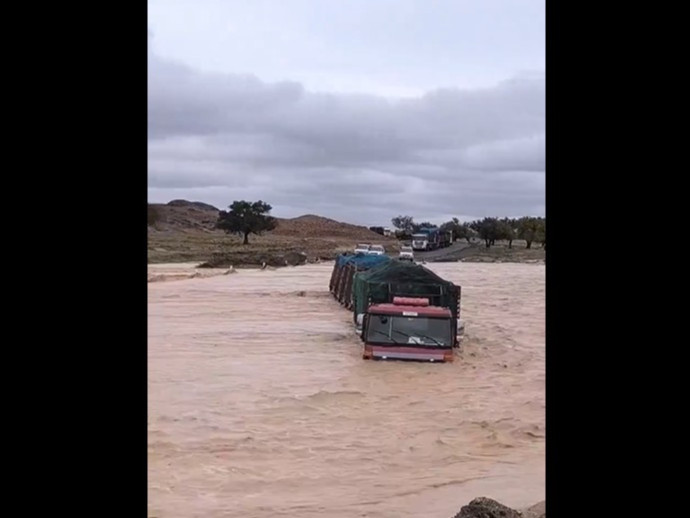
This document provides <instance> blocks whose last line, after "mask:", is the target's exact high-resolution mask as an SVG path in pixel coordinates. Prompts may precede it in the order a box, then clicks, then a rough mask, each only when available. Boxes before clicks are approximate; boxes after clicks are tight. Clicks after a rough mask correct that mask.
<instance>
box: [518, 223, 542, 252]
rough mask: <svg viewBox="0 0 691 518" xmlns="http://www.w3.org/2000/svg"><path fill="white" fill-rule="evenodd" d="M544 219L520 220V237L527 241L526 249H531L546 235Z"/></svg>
mask: <svg viewBox="0 0 691 518" xmlns="http://www.w3.org/2000/svg"><path fill="white" fill-rule="evenodd" d="M544 230H545V220H544V218H535V217H529V216H528V217H524V218H521V219H519V220H518V237H520V238H521V239H525V243H526V246H525V247H526V248H530V247H531V245H532V244H533V242H534V241H538V242H539V241H540V238H541V237H542V236H543V235H544Z"/></svg>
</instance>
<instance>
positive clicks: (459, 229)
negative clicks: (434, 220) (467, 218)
mask: <svg viewBox="0 0 691 518" xmlns="http://www.w3.org/2000/svg"><path fill="white" fill-rule="evenodd" d="M439 229H440V230H441V231H442V232H448V231H449V230H450V231H451V232H453V240H454V241H456V240H458V239H465V240H466V241H468V243H470V238H471V234H472V232H471V230H470V228H469V227H468V224H467V223H461V222H460V221H458V218H451V221H447V222H446V223H442V224H441V226H440V227H439Z"/></svg>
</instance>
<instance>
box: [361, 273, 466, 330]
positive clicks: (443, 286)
mask: <svg viewBox="0 0 691 518" xmlns="http://www.w3.org/2000/svg"><path fill="white" fill-rule="evenodd" d="M352 292H353V294H352V298H353V312H354V313H355V315H356V318H357V315H359V314H363V313H364V312H365V310H366V309H367V306H368V305H370V304H378V303H384V302H391V301H392V300H393V298H394V297H424V298H427V300H428V301H429V303H430V305H433V306H440V307H446V308H449V309H450V310H451V312H452V315H453V317H454V318H458V317H459V313H460V296H461V288H460V286H457V285H455V284H454V283H452V282H450V281H447V280H446V279H443V278H441V277H439V276H438V275H437V274H436V273H434V272H433V271H431V270H429V269H427V268H425V267H424V266H422V265H420V264H415V263H409V262H405V261H390V262H387V263H383V264H381V265H377V266H376V267H375V268H371V269H368V270H367V271H363V272H359V273H356V274H355V275H354V279H353V289H352Z"/></svg>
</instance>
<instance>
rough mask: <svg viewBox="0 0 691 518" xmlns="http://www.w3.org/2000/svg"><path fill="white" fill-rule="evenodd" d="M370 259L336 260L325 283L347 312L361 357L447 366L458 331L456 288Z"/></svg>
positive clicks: (423, 272) (423, 271)
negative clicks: (351, 313)
mask: <svg viewBox="0 0 691 518" xmlns="http://www.w3.org/2000/svg"><path fill="white" fill-rule="evenodd" d="M374 257H375V256H369V261H368V260H365V259H363V258H361V257H357V256H355V257H353V256H350V257H341V258H339V260H337V261H336V264H334V271H333V272H332V276H331V282H330V288H331V292H332V293H333V295H334V297H335V298H336V299H337V300H339V302H341V304H342V305H344V306H346V308H348V309H350V310H352V312H353V321H354V324H355V326H356V330H357V332H358V334H359V335H360V338H361V340H362V342H363V344H364V345H363V353H362V356H363V358H364V359H382V360H387V359H401V360H422V361H432V362H434V361H439V362H451V361H453V358H454V348H456V347H458V346H459V334H460V333H462V330H463V327H462V325H460V309H461V306H460V302H461V288H460V286H457V285H455V284H453V283H452V282H449V281H447V280H445V279H442V278H441V277H439V276H438V275H437V274H435V273H434V272H432V271H430V270H428V269H427V268H425V267H423V266H421V265H417V264H414V263H410V262H407V261H398V260H392V259H390V258H388V257H385V256H384V257H385V258H384V257H381V256H379V257H378V259H380V260H379V262H378V263H375V262H372V260H373V259H374Z"/></svg>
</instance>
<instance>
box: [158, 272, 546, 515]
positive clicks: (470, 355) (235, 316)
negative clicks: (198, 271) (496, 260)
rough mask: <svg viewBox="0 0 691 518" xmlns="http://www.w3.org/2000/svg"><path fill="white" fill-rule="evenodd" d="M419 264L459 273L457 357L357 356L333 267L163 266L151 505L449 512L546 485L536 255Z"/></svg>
mask: <svg viewBox="0 0 691 518" xmlns="http://www.w3.org/2000/svg"><path fill="white" fill-rule="evenodd" d="M427 266H428V267H429V268H430V269H432V270H434V271H435V272H437V273H438V274H440V275H441V276H443V277H445V278H447V279H449V280H452V281H454V282H456V283H458V284H460V285H461V286H462V287H463V298H462V309H461V311H462V315H463V319H464V321H465V325H466V337H465V339H464V341H463V343H462V349H461V351H460V352H459V353H458V356H457V357H456V361H455V362H454V363H451V364H443V365H442V364H427V363H407V362H406V363H403V362H373V361H364V360H362V357H361V342H360V341H359V340H358V338H357V337H356V335H355V334H354V332H353V327H352V315H351V314H350V313H349V312H348V311H346V310H344V309H343V308H342V307H341V306H340V305H339V304H338V303H337V302H335V301H334V300H333V299H332V298H331V295H330V294H329V292H328V282H329V277H330V274H331V268H332V263H323V264H315V265H307V266H300V267H294V268H283V269H278V270H273V271H272V270H263V271H262V270H239V271H238V272H236V273H233V274H230V275H218V274H219V273H221V272H220V271H216V272H208V273H206V274H205V275H207V276H206V277H203V278H191V279H185V278H184V275H181V274H184V272H185V271H186V272H188V273H189V272H190V268H191V265H178V266H168V267H166V266H165V265H157V267H156V269H155V270H156V273H157V275H159V276H161V278H160V279H158V280H162V279H163V280H165V279H164V277H165V276H166V275H169V276H170V279H171V280H170V282H152V283H150V284H149V285H148V290H149V324H148V326H149V331H148V336H149V346H148V347H149V350H148V380H149V381H148V507H149V516H156V517H158V518H177V517H180V518H192V517H208V518H213V517H246V518H261V517H276V516H291V517H306V518H309V517H316V516H319V517H334V518H351V517H359V516H367V517H382V518H383V517H401V518H422V517H425V518H435V517H439V518H445V517H449V516H453V515H454V514H455V513H456V512H457V511H458V509H459V508H460V507H461V506H462V505H464V504H466V503H467V502H469V501H470V500H471V499H472V498H474V497H477V496H488V497H491V498H494V499H496V500H499V501H501V502H502V503H504V504H506V505H509V506H512V507H514V508H520V507H526V506H528V505H531V504H533V503H535V502H537V501H539V500H542V499H544V496H545V470H544V460H545V334H544V309H545V267H544V265H541V264H540V265H536V264H473V263H444V264H441V263H440V264H429V265H427ZM173 279H175V280H173ZM180 279H182V280H180ZM300 292H304V296H301V295H303V294H301V293H300Z"/></svg>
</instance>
